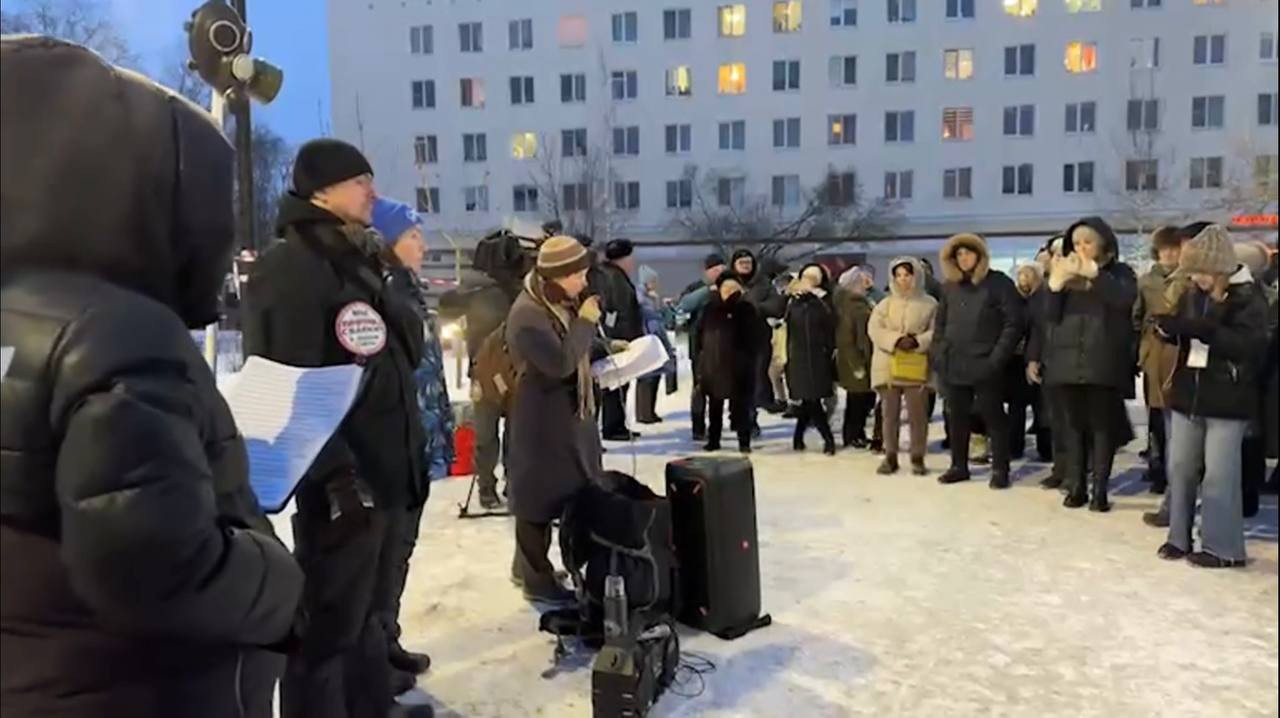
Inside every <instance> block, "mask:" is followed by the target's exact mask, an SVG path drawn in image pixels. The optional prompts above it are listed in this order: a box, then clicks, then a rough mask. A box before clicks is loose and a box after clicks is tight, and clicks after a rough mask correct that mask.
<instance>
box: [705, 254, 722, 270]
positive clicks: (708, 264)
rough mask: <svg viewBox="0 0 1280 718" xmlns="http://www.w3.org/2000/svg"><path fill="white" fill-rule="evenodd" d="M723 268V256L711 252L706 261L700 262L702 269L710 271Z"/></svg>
mask: <svg viewBox="0 0 1280 718" xmlns="http://www.w3.org/2000/svg"><path fill="white" fill-rule="evenodd" d="M723 266H725V261H724V255H722V254H716V253H714V252H713V253H711V254H708V255H707V257H706V259H704V260H702V267H703V269H711V268H712V267H723Z"/></svg>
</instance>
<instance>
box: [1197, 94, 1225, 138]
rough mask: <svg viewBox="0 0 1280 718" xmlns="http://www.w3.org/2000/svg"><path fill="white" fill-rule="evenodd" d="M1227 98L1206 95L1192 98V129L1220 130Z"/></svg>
mask: <svg viewBox="0 0 1280 718" xmlns="http://www.w3.org/2000/svg"><path fill="white" fill-rule="evenodd" d="M1225 104H1226V98H1225V97H1224V96H1222V95H1206V96H1201V97H1193V98H1191V127H1192V129H1196V130H1220V129H1222V123H1223V114H1224V112H1223V110H1224V105H1225Z"/></svg>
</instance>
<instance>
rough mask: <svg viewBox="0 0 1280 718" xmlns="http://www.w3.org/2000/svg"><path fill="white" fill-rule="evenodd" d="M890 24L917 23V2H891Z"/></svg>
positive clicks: (900, 0)
mask: <svg viewBox="0 0 1280 718" xmlns="http://www.w3.org/2000/svg"><path fill="white" fill-rule="evenodd" d="M888 11H889V22H891V23H908V22H915V21H916V0H889V4H888Z"/></svg>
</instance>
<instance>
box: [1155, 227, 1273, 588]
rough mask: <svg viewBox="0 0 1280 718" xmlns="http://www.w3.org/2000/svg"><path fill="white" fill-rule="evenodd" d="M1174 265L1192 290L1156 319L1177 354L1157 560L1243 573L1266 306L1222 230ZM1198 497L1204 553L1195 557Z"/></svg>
mask: <svg viewBox="0 0 1280 718" xmlns="http://www.w3.org/2000/svg"><path fill="white" fill-rule="evenodd" d="M1178 266H1179V268H1180V269H1181V271H1183V272H1185V273H1186V274H1188V275H1190V278H1191V286H1190V287H1188V289H1187V291H1185V292H1184V293H1183V294H1182V297H1181V298H1180V300H1179V302H1178V306H1177V308H1176V310H1175V311H1174V312H1173V313H1172V314H1168V315H1163V316H1159V317H1156V320H1155V322H1156V332H1157V333H1158V334H1159V335H1160V337H1161V338H1162V339H1164V340H1165V341H1168V342H1172V343H1174V344H1176V346H1177V347H1178V361H1177V364H1176V365H1175V368H1174V372H1173V376H1172V379H1171V381H1170V383H1169V386H1168V390H1167V392H1166V394H1165V396H1166V398H1167V399H1168V402H1169V407H1170V409H1171V410H1172V419H1171V421H1170V426H1169V429H1170V433H1169V492H1168V495H1169V534H1168V538H1167V540H1166V542H1165V543H1164V545H1162V546H1161V547H1160V549H1159V551H1158V553H1159V556H1160V557H1161V558H1164V559H1169V560H1177V559H1183V558H1185V559H1187V560H1188V561H1189V562H1190V563H1191V564H1192V565H1193V566H1199V567H1202V568H1232V567H1239V566H1244V565H1245V559H1246V556H1245V544H1244V520H1243V518H1242V516H1241V488H1240V474H1241V452H1240V447H1241V442H1242V441H1243V440H1244V437H1245V433H1246V431H1247V430H1248V426H1249V422H1250V421H1252V420H1253V419H1254V418H1255V414H1256V412H1257V407H1258V401H1257V396H1258V393H1259V390H1260V389H1261V387H1260V385H1259V375H1260V373H1259V365H1260V364H1261V361H1262V356H1263V353H1264V352H1265V350H1266V347H1265V345H1264V342H1265V341H1266V339H1267V319H1266V316H1267V306H1266V301H1265V299H1264V298H1263V297H1262V295H1261V293H1260V292H1259V291H1258V287H1257V285H1256V284H1255V283H1254V281H1253V276H1252V275H1251V274H1250V273H1249V269H1248V268H1247V267H1244V266H1242V265H1240V263H1239V262H1238V261H1237V260H1236V256H1235V252H1234V251H1233V250H1232V247H1231V238H1230V235H1229V234H1228V232H1227V230H1226V229H1225V228H1223V227H1221V226H1219V225H1210V226H1208V227H1206V228H1205V229H1204V230H1203V231H1201V232H1200V234H1199V235H1198V236H1196V238H1195V239H1193V240H1191V241H1190V242H1188V243H1187V244H1186V246H1184V247H1183V248H1182V255H1181V257H1180V258H1179V260H1178ZM1197 493H1198V494H1199V497H1200V550H1199V551H1193V540H1192V525H1193V524H1194V523H1195V514H1196V495H1197Z"/></svg>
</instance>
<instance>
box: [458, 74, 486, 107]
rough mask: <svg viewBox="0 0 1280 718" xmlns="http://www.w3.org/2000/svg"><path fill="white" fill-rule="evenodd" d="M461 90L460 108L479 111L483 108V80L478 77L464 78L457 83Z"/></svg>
mask: <svg viewBox="0 0 1280 718" xmlns="http://www.w3.org/2000/svg"><path fill="white" fill-rule="evenodd" d="M459 86H460V87H461V88H462V106H463V107H474V108H476V109H480V108H482V107H484V80H481V79H480V78H478V77H464V78H462V79H461V80H460V81H459Z"/></svg>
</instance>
